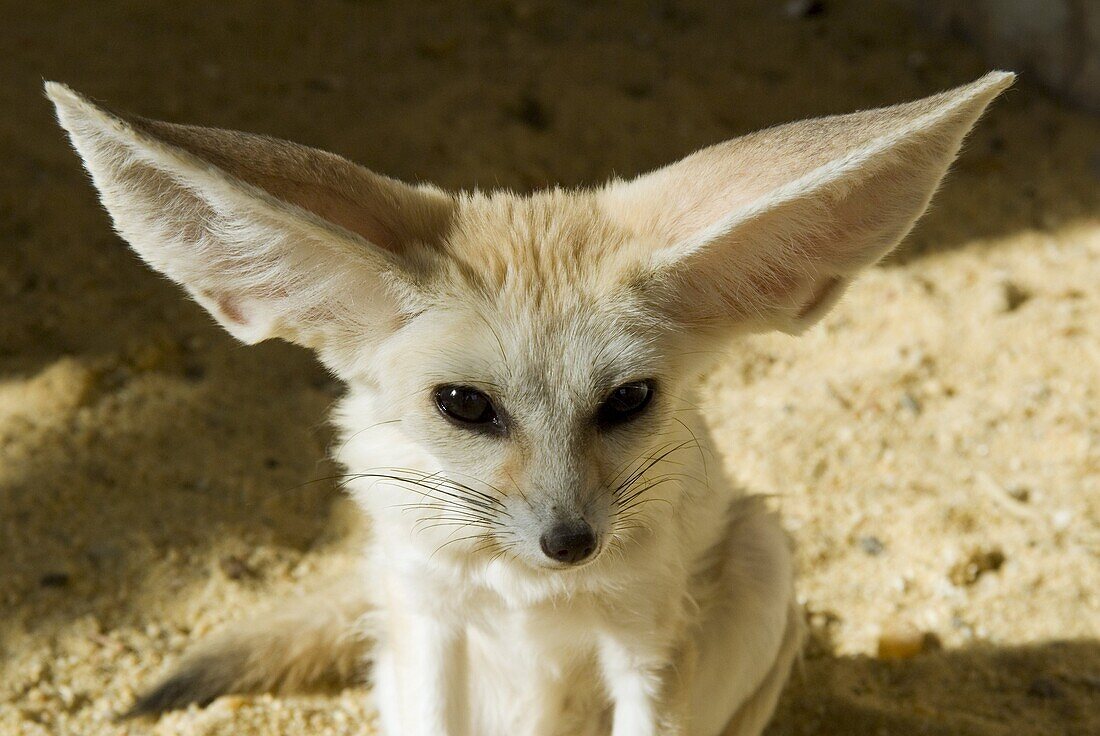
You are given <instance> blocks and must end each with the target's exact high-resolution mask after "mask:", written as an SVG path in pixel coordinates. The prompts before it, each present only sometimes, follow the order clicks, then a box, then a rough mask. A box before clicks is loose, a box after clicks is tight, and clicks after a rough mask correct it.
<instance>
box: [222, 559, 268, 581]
mask: <svg viewBox="0 0 1100 736" xmlns="http://www.w3.org/2000/svg"><path fill="white" fill-rule="evenodd" d="M218 564H219V566H220V567H221V569H222V572H224V573H225V576H226V577H227V578H229V579H230V580H244V579H245V578H256V577H259V573H257V572H256V569H255V568H254V567H252V566H251V565H249V564H248V563H247V562H246V561H244V560H242V559H241V558H240V557H238V556H237V555H227V556H225V557H223V558H222V559H221V560H220V561H219V563H218Z"/></svg>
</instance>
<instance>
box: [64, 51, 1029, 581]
mask: <svg viewBox="0 0 1100 736" xmlns="http://www.w3.org/2000/svg"><path fill="white" fill-rule="evenodd" d="M1012 78H1013V77H1012V75H1011V74H1008V73H992V74H989V75H987V76H985V77H983V78H981V79H979V80H977V81H976V82H973V83H971V84H969V85H967V86H963V87H959V88H957V89H954V90H951V91H948V92H945V93H942V94H939V95H936V96H933V97H929V98H926V99H923V100H920V101H917V102H912V103H908V104H903V105H898V106H895V107H889V108H884V109H879V110H872V111H867V112H861V113H855V114H852V115H844V116H837V117H828V118H821V119H816V120H810V121H805V122H799V123H794V124H789V125H783V126H779V127H776V128H772V129H769V130H765V131H763V132H760V133H756V134H752V135H748V136H745V137H742V138H738V139H736V140H733V141H729V142H726V143H722V144H719V145H716V146H713V147H711V148H707V149H705V150H703V151H700V152H698V153H695V154H693V155H691V156H689V157H687V158H685V159H683V160H682V161H679V162H677V163H674V164H672V165H670V166H667V167H665V168H663V169H659V170H657V171H654V172H652V173H649V174H645V175H643V176H640V177H638V178H636V179H633V180H629V181H613V182H610V183H608V184H606V185H604V186H601V187H598V188H594V189H589V190H582V191H561V190H552V191H544V192H539V193H536V194H533V195H530V196H519V195H516V194H512V193H507V192H493V193H478V192H474V193H459V194H450V193H446V192H443V191H441V190H439V189H436V188H434V187H430V186H411V185H408V184H404V183H401V182H398V181H395V180H392V179H389V178H386V177H383V176H380V175H378V174H375V173H372V172H370V171H368V170H366V169H363V168H361V167H359V166H357V165H355V164H353V163H350V162H349V161H347V160H345V159H343V158H340V157H338V156H335V155H332V154H329V153H325V152H322V151H317V150H314V149H310V148H305V147H302V146H298V145H295V144H292V143H288V142H284V141H279V140H273V139H270V138H266V137H261V136H256V135H249V134H244V133H235V132H229V131H224V130H214V129H207V128H197V127H187V126H179V125H172V124H168V123H162V122H156V121H151V120H145V119H140V118H123V117H120V116H118V115H115V114H113V113H110V112H108V111H106V110H104V109H102V108H100V107H98V106H96V105H95V104H93V103H92V102H90V101H88V100H87V99H85V98H83V97H81V96H80V95H78V94H76V93H75V92H73V91H72V90H70V89H68V88H66V87H64V86H62V85H59V84H54V83H48V84H47V85H46V91H47V94H48V96H49V97H50V99H51V100H52V101H53V102H54V104H55V105H56V107H57V114H58V117H59V119H60V122H61V124H62V125H63V126H64V127H65V129H66V130H67V131H68V132H69V135H70V137H71V139H72V142H73V145H74V146H75V148H76V150H77V151H78V153H79V154H80V156H81V157H82V158H83V160H84V163H85V165H86V167H87V169H88V171H89V172H90V173H91V176H92V179H93V181H94V183H95V185H96V187H97V188H98V189H99V192H100V195H101V197H102V201H103V204H104V206H105V207H106V209H107V211H108V212H109V213H110V215H111V217H112V218H113V220H114V224H115V227H116V229H117V230H118V232H119V233H120V234H121V235H122V237H123V238H125V239H126V240H127V241H128V242H129V243H130V244H131V245H132V246H133V248H134V250H136V251H137V253H138V254H139V255H140V256H141V257H142V258H143V259H144V260H145V261H146V262H148V263H149V264H150V265H151V266H152V267H153V268H155V269H157V270H158V271H161V272H162V273H164V274H165V275H167V276H168V277H169V278H171V279H172V280H174V281H176V282H178V283H179V284H181V285H182V286H183V287H184V288H185V289H186V290H187V291H188V292H189V293H190V294H191V296H192V297H194V298H195V300H197V301H198V302H199V303H200V304H202V305H203V306H204V307H205V308H206V309H208V310H209V311H210V313H211V314H212V315H213V316H214V318H215V319H217V321H218V322H219V323H221V324H222V326H224V327H225V329H227V330H228V331H229V332H230V333H232V334H233V335H234V336H236V337H237V338H238V339H240V340H242V341H244V342H246V343H256V342H259V341H262V340H266V339H268V338H273V337H278V338H283V339H286V340H289V341H292V342H296V343H299V344H301V345H304V346H306V347H308V348H311V349H313V350H314V351H316V353H317V355H318V356H319V357H320V359H321V360H322V361H323V362H324V364H325V365H326V366H328V368H329V369H330V370H331V371H333V372H334V373H335V374H336V375H337V376H338V377H339V378H341V379H342V380H343V381H344V382H345V383H346V384H347V386H348V388H349V396H350V398H349V399H348V400H347V401H346V402H345V403H344V405H343V408H342V409H341V411H340V419H339V420H340V423H341V426H342V428H343V429H344V431H345V437H346V438H347V440H348V443H352V442H353V440H354V439H355V438H356V437H358V436H359V435H360V434H364V435H365V437H367V438H369V439H370V441H371V442H372V443H373V445H372V447H373V448H374V449H373V450H370V449H365V447H364V446H363V445H362V444H360V445H358V446H357V447H359V449H358V450H356V449H352V450H350V451H348V452H345V453H342V455H341V459H342V460H343V461H344V462H345V463H346V464H347V465H348V470H349V471H350V473H351V474H352V475H353V477H355V478H356V479H358V480H360V481H370V482H364V483H360V484H359V485H358V486H356V488H357V494H358V496H359V497H360V500H361V501H362V502H363V503H364V504H366V505H368V506H371V505H372V500H371V496H372V494H378V496H379V497H384V498H386V499H387V502H386V504H385V505H386V507H387V508H389V507H391V506H401V507H403V508H404V510H406V511H409V513H408V514H407V516H406V518H409V519H410V521H409V522H408V523H409V524H410V525H412V526H413V527H415V528H416V529H417V530H419V531H423V532H426V533H428V534H429V535H435V537H434V538H435V539H436V541H439V542H441V543H444V544H446V543H450V542H456V544H455V545H454V546H453V548H452V551H456V550H457V553H459V554H464V555H467V556H477V555H501V554H504V555H505V556H506V557H507V558H508V559H509V560H512V561H518V562H520V563H522V564H523V565H526V566H529V567H534V568H543V567H548V568H557V569H565V568H569V567H574V566H578V565H581V564H583V563H586V562H589V561H592V560H594V559H596V558H598V557H600V554H601V552H602V551H603V550H605V549H607V548H608V547H610V546H612V544H613V543H614V542H615V541H616V540H619V541H621V540H625V539H635V541H637V538H639V537H640V536H641V535H644V534H646V533H647V530H648V525H647V524H646V523H645V520H646V519H647V518H648V519H652V518H653V516H654V515H656V514H659V513H671V512H672V511H669V510H665V511H663V512H662V511H659V510H658V509H657V508H656V507H657V506H660V504H653V503H650V502H652V501H664V502H667V506H669V507H670V508H671V509H675V508H676V506H677V504H678V503H682V502H683V501H684V497H685V494H689V493H690V489H691V488H692V487H693V486H692V484H691V483H689V482H685V480H684V479H685V478H687V477H689V476H690V472H688V471H685V470H684V467H685V465H684V463H683V462H677V460H683V458H684V457H685V456H686V455H685V454H686V453H698V452H700V451H701V450H700V447H699V446H698V444H697V442H696V439H697V438H696V433H697V431H698V425H697V418H696V417H695V415H694V413H693V412H691V411H689V410H690V409H691V408H692V404H691V390H692V384H693V380H694V379H695V378H696V377H697V375H698V373H699V371H700V366H702V365H704V364H705V361H704V357H705V356H707V355H710V354H712V353H713V351H714V348H715V347H716V346H717V344H718V343H719V342H720V341H723V340H727V339H729V337H730V336H732V335H735V334H738V333H744V332H752V331H760V330H769V329H778V330H783V331H786V332H791V333H797V332H799V331H801V330H803V329H805V328H806V327H807V326H809V325H811V324H813V323H814V322H815V321H816V320H817V319H818V318H820V317H821V315H822V314H823V313H824V312H825V311H826V310H827V309H828V308H829V307H830V306H831V305H832V304H833V303H834V302H835V301H836V299H837V298H838V297H839V296H840V295H841V293H842V292H843V291H844V288H845V287H846V285H847V284H848V283H849V281H850V280H851V279H852V277H853V276H854V275H855V273H856V272H857V271H858V270H860V269H861V268H864V267H866V266H869V265H871V264H873V263H875V262H876V261H878V260H879V259H880V258H882V257H883V256H884V255H886V254H887V253H889V252H890V251H891V250H892V249H893V248H894V247H895V246H896V245H897V243H898V242H899V241H900V240H901V239H902V238H903V237H904V236H905V234H906V233H907V232H908V231H909V229H910V228H911V227H912V225H913V223H914V221H915V220H916V219H917V218H918V217H919V216H920V215H921V213H922V212H923V211H924V209H925V207H926V206H927V204H928V201H929V199H930V198H931V196H932V193H933V191H934V190H935V188H936V186H937V185H938V183H939V181H940V179H941V178H942V177H943V175H944V173H945V172H946V170H947V168H948V166H949V165H950V163H951V161H952V160H953V159H954V157H955V156H956V154H957V153H958V150H959V147H960V145H961V143H962V140H963V137H964V136H965V135H966V133H967V132H968V131H969V129H970V128H971V126H972V125H973V124H974V122H975V121H976V119H977V118H978V116H979V115H980V114H981V113H982V111H983V110H984V109H985V107H986V105H988V103H989V102H990V101H991V100H992V99H993V98H994V97H995V96H996V95H997V94H998V93H999V92H1001V91H1002V90H1003V89H1005V88H1006V87H1007V86H1008V85H1009V84H1011V82H1012ZM352 447H353V448H354V447H356V445H354V444H352ZM390 451H392V452H393V453H394V460H393V461H390V462H386V460H385V458H386V457H387V455H386V453H387V452H390ZM398 464H400V467H394V466H396V465H398ZM704 485H705V484H704ZM696 486H698V484H696Z"/></svg>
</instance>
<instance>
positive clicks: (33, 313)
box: [0, 0, 1100, 736]
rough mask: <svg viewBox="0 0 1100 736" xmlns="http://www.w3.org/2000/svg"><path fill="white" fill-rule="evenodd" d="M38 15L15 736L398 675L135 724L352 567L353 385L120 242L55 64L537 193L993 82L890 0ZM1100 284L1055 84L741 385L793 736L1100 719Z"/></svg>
mask: <svg viewBox="0 0 1100 736" xmlns="http://www.w3.org/2000/svg"><path fill="white" fill-rule="evenodd" d="M4 4H5V5H6V7H5V8H3V13H2V15H3V17H4V28H3V30H0V45H2V46H3V48H4V52H3V53H2V54H0V70H2V73H3V80H4V84H3V85H0V157H2V158H0V733H3V734H29V735H37V734H81V735H82V736H83V735H87V736H94V735H98V734H145V733H151V734H177V733H182V734H204V735H207V734H209V735H213V734H227V735H228V734H233V735H239V736H256V735H258V734H285V735H286V736H299V735H302V736H304V735H305V734H353V733H354V734H364V733H367V734H369V733H371V732H372V731H371V728H370V723H371V720H372V716H371V704H370V698H369V692H368V691H367V689H366V688H364V687H363V686H357V687H353V688H349V689H347V690H345V691H343V692H340V693H334V694H333V693H329V694H314V695H303V696H293V697H280V698H273V697H271V696H260V697H248V698H225V699H222V700H219V701H217V702H216V703H215V704H213V705H212V706H210V707H209V708H207V709H205V710H197V709H192V710H190V711H184V712H180V713H175V714H171V715H168V716H165V717H164V718H162V719H161V720H160V721H159V722H153V721H134V722H127V723H117V722H116V721H115V720H114V716H115V714H116V713H117V712H119V711H120V710H122V709H124V708H125V707H126V706H127V705H128V704H129V703H130V701H131V698H132V696H133V693H134V691H135V690H136V689H138V688H139V687H140V686H141V684H142V683H147V682H148V681H149V680H150V678H152V677H155V676H156V675H157V674H158V673H160V672H162V671H163V669H164V668H165V667H166V666H167V665H168V663H170V662H171V661H173V660H174V659H176V658H177V657H178V655H179V654H180V653H181V652H182V651H183V650H184V649H185V648H186V647H187V645H188V644H189V643H191V642H193V641H195V640H196V639H197V638H200V637H201V636H203V635H204V634H205V633H207V632H209V631H211V630H213V629H215V628H216V627H217V626H219V625H220V624H222V623H223V622H226V621H228V620H232V619H238V618H241V617H246V616H249V615H250V614H254V613H255V612H256V611H258V610H261V609H262V608H264V607H265V606H269V605H277V604H278V600H279V599H280V598H284V597H286V596H291V595H295V594H297V593H299V592H302V591H307V590H309V589H310V588H311V587H312V586H313V585H314V584H315V583H316V581H317V580H318V578H319V577H321V576H324V575H328V574H338V573H339V572H340V571H341V570H344V569H346V568H347V567H348V565H349V564H350V560H351V552H350V549H351V545H350V544H349V543H348V542H347V529H348V527H349V524H348V519H349V512H348V509H347V507H346V501H342V500H341V499H340V496H339V492H338V489H337V488H336V487H335V484H334V483H333V481H332V480H327V479H326V478H328V477H329V476H331V475H332V473H333V472H335V469H334V468H333V467H332V466H331V465H330V464H329V463H328V462H327V461H326V460H325V454H326V448H327V447H328V445H329V444H330V442H331V432H330V430H329V428H328V426H327V425H326V423H325V413H326V410H327V408H328V407H329V406H330V404H331V403H332V401H333V400H334V398H335V397H336V396H337V395H338V394H339V391H340V387H339V386H338V385H336V384H334V383H333V382H332V381H331V380H330V379H329V378H328V377H327V376H326V375H325V374H324V372H323V371H322V370H321V369H320V368H319V367H318V366H317V365H316V363H315V362H314V361H313V360H312V358H311V357H310V356H309V355H308V354H307V353H305V352H304V351H301V350H298V349H296V348H293V347H290V346H286V345H281V344H271V345H264V346H260V347H258V348H247V349H246V348H244V347H241V346H239V345H237V344H235V343H234V342H233V341H232V340H231V339H230V338H229V337H228V336H226V335H223V334H222V333H221V332H219V331H218V330H217V329H216V328H215V327H214V326H213V324H212V323H211V321H210V319H209V318H208V317H207V316H206V315H205V314H204V313H203V312H202V311H201V310H200V309H199V308H198V307H197V306H195V305H194V304H191V303H189V302H188V301H187V300H186V299H184V298H183V296H182V293H181V292H180V291H179V290H177V289H176V288H175V287H173V286H171V285H170V284H168V283H166V282H165V281H164V280H162V279H160V278H158V277H156V276H155V275H154V274H152V273H151V272H149V271H148V270H147V269H145V268H144V267H143V266H142V265H141V264H140V263H139V262H138V261H137V260H136V259H135V258H134V257H133V256H132V255H131V254H130V253H129V252H128V251H127V250H126V249H125V248H124V247H123V246H122V244H121V243H120V242H119V241H118V239H117V238H116V237H115V236H113V235H112V234H111V232H110V230H109V227H108V224H107V220H106V217H105V216H104V214H103V213H102V211H101V210H100V209H99V207H98V205H97V204H96V201H95V198H94V194H93V192H92V189H91V187H90V186H89V185H88V183H87V181H86V178H85V176H84V175H83V174H82V172H81V170H80V168H79V166H78V163H77V161H76V158H75V157H74V156H73V155H72V153H71V152H70V151H69V150H68V148H67V146H66V144H65V142H64V140H63V138H62V135H61V133H60V131H59V130H58V129H57V128H56V127H55V126H54V125H53V123H52V120H51V114H50V110H49V108H48V105H47V103H46V101H45V100H44V99H43V98H42V97H41V93H40V89H39V85H40V82H41V80H42V79H43V78H52V79H60V80H64V81H67V82H69V83H71V84H73V85H74V86H75V87H76V88H78V89H81V90H83V91H86V92H88V93H89V94H92V95H93V96H96V97H99V98H102V99H105V100H108V101H110V102H111V103H112V104H114V105H116V106H118V107H121V108H125V109H130V110H133V111H137V112H140V113H141V114H144V115H148V116H152V117H162V118H168V119H172V120H177V121H188V122H195V123H202V124H211V125H220V126H224V127H234V128H241V129H247V130H253V131H260V132H266V133H270V134H274V135H278V136H282V137H287V138H293V139H295V140H300V141H302V142H305V143H308V144H312V145H316V146H320V147H324V148H328V149H331V150H335V151H337V152H340V153H343V154H345V155H348V156H350V157H351V158H354V159H356V160H358V161H361V162H363V163H366V164H368V165H370V166H372V167H375V168H377V169H379V170H382V171H385V172H387V173H390V174H392V175H395V176H399V177H403V178H407V179H428V180H432V181H435V182H438V183H439V184H441V185H444V186H448V187H472V186H475V185H476V186H480V187H482V188H488V187H495V186H506V187H513V188H518V189H524V190H527V189H531V188H535V187H539V186H543V185H545V184H548V183H552V182H560V183H563V184H567V185H568V184H579V183H585V182H598V181H600V180H602V179H604V178H606V177H607V176H610V175H612V174H616V173H617V174H620V175H629V174H633V173H636V172H639V171H642V170H645V169H647V168H649V167H652V166H655V165H658V164H660V163H663V162H666V161H669V160H671V159H673V158H675V157H677V156H680V155H682V154H685V153H687V152H689V151H691V150H692V149H694V148H696V147H698V146H701V145H704V144H707V143H711V142H716V141H719V140H722V139H724V138H728V137H732V136H735V135H737V134H740V133H743V132H747V131H749V130H752V129H755V128H758V127H761V126H765V125H768V124H772V123H777V122H781V121H786V120H791V119H796V118H799V117H808V116H812V115H817V114H823V113H828V112H844V111H848V110H852V109H857V108H861V107H869V106H874V105H878V104H885V103H890V102H895V101H901V100H905V99H908V98H912V97H916V96H919V95H921V94H926V93H929V92H932V91H935V90H938V89H941V88H944V87H947V86H950V85H952V84H956V83H961V82H963V81H966V80H969V79H971V78H974V77H976V76H978V75H979V74H981V73H982V72H983V71H985V69H986V66H985V64H984V63H983V62H982V61H981V60H980V59H979V58H978V57H977V56H976V55H975V54H974V53H972V52H971V51H970V50H969V49H968V48H967V47H966V45H965V44H964V43H963V42H962V41H959V40H941V39H936V38H931V37H927V36H925V35H923V34H922V33H921V32H920V31H919V30H918V29H915V28H913V27H912V26H911V25H910V24H909V23H908V21H907V20H906V19H905V17H904V16H903V15H902V14H901V13H900V12H899V11H897V10H895V9H894V8H893V6H889V5H886V4H884V3H881V2H872V1H870V0H867V1H862V0H861V1H859V2H855V1H853V2H844V3H842V2H838V1H833V2H826V3H824V5H823V7H824V12H821V13H817V14H814V15H812V16H811V17H807V18H792V17H789V16H788V14H787V13H785V12H784V10H783V7H784V5H785V4H784V3H765V2H738V3H731V4H728V5H726V4H716V3H694V4H692V3H672V2H646V3H635V4H625V5H614V6H611V5H607V6H604V7H603V8H602V9H600V10H585V9H584V8H583V6H582V4H581V3H550V2H503V1H500V2H486V3H478V4H475V5H472V6H468V7H464V8H459V7H457V4H456V5H451V4H447V3H422V4H421V3H418V4H415V7H411V8H410V7H403V6H406V5H412V4H409V3H401V2H389V1H385V2H384V1H381V0H373V1H370V2H350V1H337V0H326V1H324V2H315V3H304V2H299V3H293V2H282V1H280V2H241V3H232V4H230V3H224V4H217V5H216V6H215V4H206V3H198V2H191V1H190V0H177V1H176V2H172V3H164V4H160V3H147V2H137V1H134V2H102V3H94V4H93V3H82V4H76V3H56V2H39V3H31V4H24V3H19V4H16V3H12V2H6V3H4ZM1098 284H1100V121H1098V120H1097V119H1095V118H1089V117H1088V116H1086V115H1085V114H1083V113H1080V112H1075V111H1073V110H1070V109H1067V108H1065V107H1063V106H1061V105H1060V104H1058V103H1055V102H1052V101H1051V100H1049V99H1047V98H1045V97H1043V96H1042V95H1041V94H1040V93H1039V92H1038V91H1036V89H1035V88H1033V87H1032V86H1031V85H1030V84H1029V83H1028V80H1026V79H1024V80H1022V81H1021V82H1020V84H1019V85H1018V86H1017V88H1015V89H1014V90H1013V91H1011V92H1010V93H1009V94H1007V95H1006V96H1005V97H1004V99H1002V100H1000V101H998V102H997V103H996V104H995V106H994V108H993V109H992V110H991V112H990V113H989V115H988V116H987V118H986V119H985V120H984V121H983V122H982V124H981V125H980V127H979V129H978V131H977V133H976V134H975V135H974V136H973V137H972V138H971V139H970V142H969V144H968V146H967V149H966V151H965V153H964V155H963V157H962V159H961V160H960V161H959V164H958V166H957V167H956V169H955V171H954V173H953V174H952V175H951V177H950V179H949V180H948V182H947V183H946V185H945V186H944V187H943V189H942V191H941V192H940V194H939V196H938V198H937V200H936V203H935V206H934V208H933V210H932V212H931V213H930V214H929V215H928V217H927V218H926V219H925V220H924V221H923V222H922V223H921V225H920V226H919V227H918V229H917V230H916V231H915V232H914V233H913V235H912V236H911V237H910V238H909V240H908V241H907V243H906V245H905V246H904V248H903V250H902V252H901V253H899V254H898V255H897V256H895V257H894V258H892V259H891V261H890V262H889V263H887V264H885V265H884V266H882V267H880V268H877V269H875V270H874V271H873V272H871V273H870V274H869V275H868V276H867V277H866V278H864V279H863V280H862V281H861V282H860V283H859V284H858V285H857V286H856V287H855V288H854V289H852V291H851V293H850V295H849V296H848V297H847V298H846V299H845V301H844V302H843V303H842V304H841V305H840V307H839V308H838V309H837V310H836V311H835V312H834V313H833V314H832V315H831V316H830V317H829V318H828V319H827V320H826V321H825V322H824V323H823V324H822V325H820V326H818V327H817V328H815V329H814V330H813V331H811V332H810V333H809V334H807V335H805V336H803V337H802V338H799V339H792V338H787V337H761V338H758V339H754V340H752V341H749V342H746V343H745V344H743V345H738V346H736V347H735V348H733V349H732V350H731V351H730V354H729V357H728V360H727V361H725V362H724V363H723V367H722V368H721V369H719V370H718V371H716V372H715V373H714V374H713V375H712V376H710V377H709V379H708V382H707V387H706V392H705V396H706V397H707V403H708V416H709V417H710V418H711V420H712V422H713V425H714V427H715V429H716V431H717V433H718V436H719V440H720V445H721V446H722V447H723V448H724V450H725V452H726V460H727V466H728V469H729V471H730V472H731V473H733V474H735V476H736V477H738V478H739V479H740V480H741V481H742V482H743V483H744V485H745V486H746V487H747V488H748V489H750V490H751V491H754V492H758V493H767V494H771V495H772V497H773V503H775V504H776V505H777V506H778V507H779V508H780V509H781V510H782V511H783V513H784V515H785V519H786V524H787V527H788V528H789V529H790V531H791V533H792V534H793V536H794V537H795V539H796V541H797V544H798V550H799V552H798V560H799V567H800V574H801V578H800V583H799V595H800V598H801V600H802V601H804V603H805V605H806V608H807V616H808V619H809V621H810V624H811V626H812V628H813V632H814V636H813V641H812V642H811V645H810V647H809V648H808V650H807V653H806V657H805V660H804V662H803V664H802V666H801V667H800V668H799V671H798V672H796V674H795V676H794V677H793V679H792V682H791V685H790V687H789V688H788V690H787V693H786V694H785V696H784V698H783V700H782V703H781V705H780V707H779V711H778V713H777V717H776V719H775V722H774V724H773V725H772V726H771V728H770V730H769V734H771V735H772V736H780V735H788V734H819V735H832V736H837V735H840V734H943V735H945V736H946V735H948V734H951V735H957V734H975V735H977V736H999V735H1001V734H1011V735H1012V736H1023V735H1024V734H1080V735H1084V734H1096V733H1100V414H1098V407H1100V403H1098V402H1100V319H1098V318H1097V315H1098V314H1100V290H1098ZM884 638H885V647H884V649H883V651H882V652H881V654H882V655H883V656H880V652H879V648H880V640H882V639H884ZM915 649H920V653H915V652H914V651H913V650H915ZM907 650H908V651H907ZM888 655H903V658H900V659H891V658H889V656H888Z"/></svg>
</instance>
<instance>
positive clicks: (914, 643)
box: [878, 621, 940, 660]
mask: <svg viewBox="0 0 1100 736" xmlns="http://www.w3.org/2000/svg"><path fill="white" fill-rule="evenodd" d="M939 647H940V639H939V637H938V636H936V635H935V634H934V633H932V632H930V631H921V630H920V629H918V628H917V627H916V626H913V624H911V623H908V622H906V621H894V622H890V623H887V624H884V625H883V627H882V632H881V633H880V634H879V637H878V658H879V659H885V660H899V659H912V658H913V657H915V656H917V655H918V654H922V653H924V652H928V651H932V650H934V649H938V648H939Z"/></svg>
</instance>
